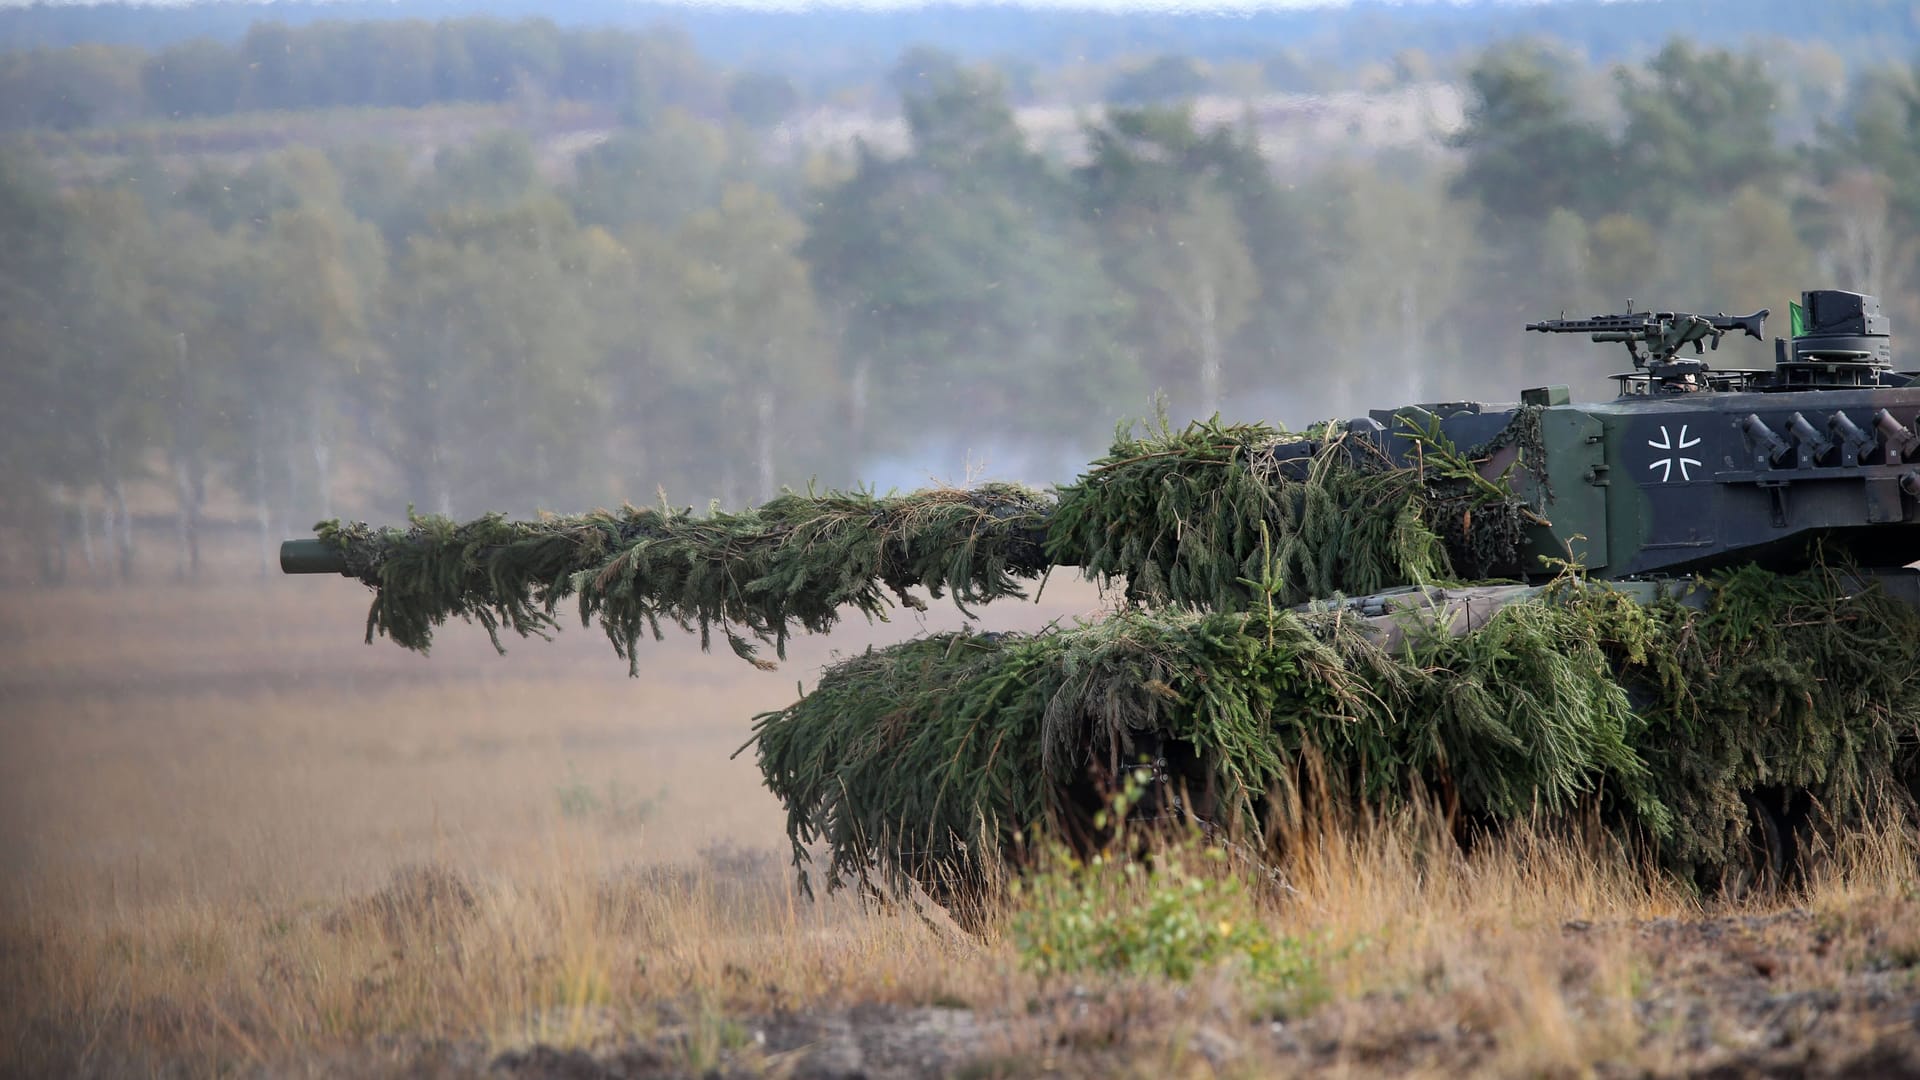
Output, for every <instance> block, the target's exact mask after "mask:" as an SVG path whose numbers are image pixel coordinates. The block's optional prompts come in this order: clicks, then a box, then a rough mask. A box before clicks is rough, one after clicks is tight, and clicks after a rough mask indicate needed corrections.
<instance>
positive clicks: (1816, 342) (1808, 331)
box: [1773, 289, 1905, 390]
mask: <svg viewBox="0 0 1920 1080" xmlns="http://www.w3.org/2000/svg"><path fill="white" fill-rule="evenodd" d="M1792 327H1793V339H1792V340H1791V341H1788V339H1786V338H1774V339H1773V355H1774V369H1775V370H1774V378H1773V388H1774V389H1778V390H1803V389H1804V390H1814V389H1827V388H1832V387H1843V386H1887V385H1898V384H1899V383H1901V382H1904V381H1905V380H1904V379H1898V378H1894V377H1892V373H1893V332H1892V326H1891V324H1890V323H1889V322H1888V320H1887V317H1886V316H1885V315H1884V314H1882V313H1881V311H1880V298H1879V297H1877V296H1869V295H1867V294H1866V293H1856V292H1845V291H1843V290H1840V289H1815V290H1813V291H1811V292H1803V293H1801V294H1800V303H1799V304H1796V305H1795V306H1794V309H1793V315H1792Z"/></svg>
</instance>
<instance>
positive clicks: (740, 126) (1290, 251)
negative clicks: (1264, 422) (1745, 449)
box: [0, 9, 1920, 581]
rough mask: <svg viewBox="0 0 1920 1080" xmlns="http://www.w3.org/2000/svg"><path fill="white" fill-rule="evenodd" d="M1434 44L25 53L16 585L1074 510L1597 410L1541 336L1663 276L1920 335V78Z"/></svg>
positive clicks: (1776, 41)
mask: <svg viewBox="0 0 1920 1080" xmlns="http://www.w3.org/2000/svg"><path fill="white" fill-rule="evenodd" d="M34 10H39V9H34ZM183 17H184V16H183ZM156 40H158V39H156ZM1431 44H1432V46H1433V47H1432V48H1428V49H1422V48H1417V47H1414V46H1407V47H1403V48H1400V49H1399V50H1398V51H1397V52H1395V53H1394V54H1393V55H1391V56H1388V57H1385V58H1379V59H1364V58H1358V59H1357V58H1355V57H1354V56H1353V55H1351V54H1347V53H1335V54H1330V55H1340V56H1342V57H1343V61H1342V63H1341V64H1339V65H1335V64H1330V63H1321V62H1317V61H1316V60H1315V58H1314V54H1312V53H1308V52H1303V51H1302V50H1301V49H1299V48H1283V47H1280V46H1275V47H1273V48H1270V49H1268V50H1266V51H1265V52H1248V51H1245V50H1242V51H1239V52H1235V53H1232V54H1227V53H1224V52H1218V51H1216V52H1211V53H1205V54H1202V53H1200V52H1196V53H1194V54H1188V53H1181V52H1142V51H1125V50H1120V51H1111V52H1107V53H1097V52H1096V51H1088V52H1085V53H1082V54H1075V55H1071V56H1063V58H1061V59H1058V60H1057V61H1055V62H1053V63H1046V62H1044V61H1039V60H1035V59H1033V58H1031V57H1028V56H1001V57H998V58H990V57H987V58H983V57H982V56H980V55H975V54H967V55H962V54H960V53H950V52H945V51H941V50H940V49H936V48H931V47H927V46H912V47H909V48H907V49H905V51H903V52H901V53H899V54H898V55H897V56H896V57H895V58H894V59H892V61H891V62H890V63H889V65H888V66H887V69H886V70H885V71H884V72H873V73H868V74H867V75H863V76H849V75H847V74H846V73H845V71H844V70H842V71H841V72H840V74H838V75H836V76H834V77H831V78H829V77H827V76H825V75H819V74H818V73H815V74H814V75H808V74H807V73H806V72H805V71H802V70H799V69H796V68H795V67H794V66H793V65H792V64H791V63H771V62H770V63H769V64H767V65H766V66H764V67H754V66H750V65H745V64H742V63H740V62H738V61H735V60H729V61H727V62H724V63H723V62H722V61H720V60H716V59H713V58H711V57H710V56H709V55H707V54H706V53H703V52H702V50H701V49H700V48H699V47H698V45H697V44H696V43H695V41H694V39H693V38H692V37H690V36H689V35H688V34H687V33H686V32H684V31H683V30H680V29H676V28H674V27H673V26H671V25H663V26H660V27H656V28H653V29H644V30H631V29H621V28H592V27H573V26H565V27H563V26H557V25H554V24H553V23H549V22H545V21H538V20H534V21H502V20H499V19H494V18H487V17H466V18H459V19H448V20H443V21H438V22H429V21H409V20H395V19H388V20H382V21H338V20H334V21H324V20H323V21H319V22H312V23H308V24H304V25H296V24H286V23H279V22H254V23H252V24H251V25H250V27H249V28H247V29H246V30H245V31H244V33H242V34H238V35H235V36H229V37H226V38H218V37H206V38H196V39H192V40H187V41H176V42H173V43H169V44H155V45H153V46H151V47H144V46H139V45H125V44H101V43H86V42H83V43H79V44H61V45H35V46H34V47H31V48H28V47H24V46H23V47H19V48H15V49H13V50H12V51H8V52H4V53H0V577H5V578H9V579H14V580H25V579H35V578H37V579H40V580H46V581H53V580H62V579H73V578H80V577H90V578H94V579H105V578H115V577H125V576H128V575H130V574H132V573H134V571H135V568H136V565H139V566H140V567H143V568H144V569H143V572H147V573H158V572H177V573H179V574H182V575H191V574H197V573H199V572H201V565H202V562H203V554H202V552H203V548H207V547H210V546H213V545H215V544H216V542H217V543H218V546H220V547H221V548H222V549H223V550H232V549H233V548H235V547H237V546H240V545H241V544H244V545H245V549H246V550H247V551H249V552H257V553H258V560H259V565H260V566H261V568H262V569H264V568H265V567H266V565H267V560H268V558H269V555H270V552H271V550H272V546H273V544H274V543H276V542H277V540H278V539H279V538H280V537H281V536H282V535H289V536H290V535H298V534H303V533H304V532H305V531H306V530H307V528H308V526H309V525H310V524H311V523H312V522H313V521H314V520H315V519H317V518H321V517H330V516H335V515H345V516H356V517H371V518H374V519H383V520H392V519H396V518H398V517H400V516H401V515H402V514H404V513H405V512H406V509H407V507H408V506H409V505H411V506H414V507H416V508H417V509H419V510H421V511H434V512H446V513H452V514H456V515H472V514H476V513H480V512H482V511H485V510H493V509H497V510H504V511H508V512H512V513H529V512H532V511H535V510H537V509H553V510H579V509H584V508H587V507H591V506H594V505H608V504H615V503H618V502H620V501H622V500H633V501H646V500H649V499H652V498H655V497H656V492H657V491H664V492H665V493H666V496H667V497H669V498H671V499H672V500H673V501H674V502H676V503H681V504H686V503H692V504H696V505H698V504H702V503H705V502H706V501H708V500H715V499H717V500H719V501H720V502H721V503H723V504H725V505H727V506H731V507H737V506H740V505H743V504H745V503H748V502H753V501H759V500H761V499H764V498H765V497H767V496H769V495H770V494H772V493H773V492H774V491H776V490H777V489H778V488H779V487H780V486H782V485H795V486H803V485H806V484H808V483H810V482H816V481H817V482H819V483H823V484H835V485H845V484H851V483H855V482H860V481H869V482H874V483H878V484H880V485H881V486H883V487H884V486H889V485H899V486H903V487H905V486H917V485H920V484H923V483H926V482H928V481H929V480H931V479H953V480H958V479H962V478H963V477H964V476H965V475H967V474H968V473H969V472H970V471H975V470H978V471H984V472H985V473H986V474H988V475H992V476H995V477H1001V478H1008V479H1021V480H1026V481H1028V482H1045V481H1049V480H1066V479H1069V478H1071V477H1072V475H1073V474H1074V473H1075V472H1076V471H1077V469H1078V467H1079V466H1080V465H1081V464H1082V463H1084V462H1086V461H1087V460H1089V459H1090V458H1092V457H1093V456H1095V455H1096V454H1097V453H1098V452H1099V451H1100V450H1101V449H1102V448H1103V447H1104V445H1105V443H1106V441H1107V439H1108V437H1109V436H1110V434H1111V431H1112V428H1113V425H1114V423H1115V422H1116V421H1117V420H1120V419H1123V418H1126V417H1130V416H1138V415H1141V414H1143V413H1146V412H1149V411H1151V410H1152V409H1153V408H1154V400H1155V397H1156V395H1164V397H1165V399H1166V401H1167V407H1168V409H1169V411H1170V413H1171V414H1172V416H1173V417H1174V418H1175V419H1176V420H1178V419H1184V418H1187V417H1192V416H1204V415H1207V414H1210V413H1213V412H1215V411H1218V412H1221V413H1223V414H1226V415H1227V416H1229V417H1231V418H1235V419H1251V418H1266V419H1269V420H1275V421H1283V422H1287V423H1290V424H1293V425H1295V426H1298V425H1303V424H1305V423H1308V422H1311V421H1313V420H1316V419H1320V418H1324V417H1327V416H1340V415H1348V414H1352V413H1355V412H1359V411H1364V410H1365V409H1368V408H1380V407H1388V406H1392V405H1397V404H1402V403H1406V402H1409V401H1414V400H1421V399H1435V398H1445V399H1459V398H1467V397H1474V396H1479V397H1487V398H1492V399H1508V400H1511V399H1512V398H1514V397H1516V396H1517V394H1518V391H1519V390H1520V389H1521V388H1522V387H1525V386H1533V385H1540V384H1545V383H1551V382H1571V383H1573V384H1574V385H1575V388H1576V392H1577V393H1578V394H1581V395H1583V396H1597V395H1602V394H1605V393H1607V392H1608V390H1607V387H1606V384H1605V381H1604V376H1605V375H1606V374H1607V373H1608V372H1610V371H1613V370H1616V369H1617V368H1619V367H1620V366H1621V365H1622V364H1623V363H1624V361H1625V358H1624V356H1621V355H1618V354H1617V353H1615V352H1609V351H1604V350H1601V349H1599V348H1597V347H1594V346H1590V345H1586V344H1584V343H1577V342H1575V341H1573V340H1570V339H1546V338H1541V337H1540V336H1538V335H1525V334H1523V333H1521V326H1522V324H1523V323H1524V322H1525V321H1527V320H1528V319H1532V318H1539V317H1543V316H1550V315H1557V314H1559V313H1560V312H1561V311H1563V310H1565V311H1569V312H1575V313H1585V312H1587V311H1589V310H1593V311H1598V310H1614V309H1618V308H1621V307H1622V306H1623V305H1624V304H1625V303H1626V302H1627V299H1628V298H1629V297H1632V298H1633V299H1634V300H1635V301H1637V302H1639V303H1640V304H1641V305H1642V306H1645V305H1647V304H1653V305H1658V306H1663V307H1666V306H1672V307H1679V308H1683V309H1692V310H1704V311H1722V310H1724V311H1728V312H1734V313H1745V312H1747V311H1750V310H1752V309H1754V308H1758V307H1762V306H1765V307H1771V308H1772V309H1773V310H1774V311H1775V312H1784V311H1785V309H1786V304H1787V302H1788V300H1789V299H1791V298H1793V297H1794V296H1796V295H1797V293H1798V291H1799V290H1801V289H1803V288H1812V287H1818V286H1826V285H1831V286H1838V287H1845V288H1855V289H1863V290H1867V291H1871V292H1875V293H1878V294H1880V295H1881V296H1882V298H1883V300H1884V302H1885V304H1886V306H1887V309H1888V311H1889V313H1890V314H1891V315H1892V316H1893V318H1894V320H1895V322H1894V325H1895V332H1896V335H1903V334H1911V333H1912V332H1914V331H1915V330H1916V329H1920V303H1917V302H1916V292H1915V290H1914V285H1915V284H1916V280H1920V277H1917V276H1920V65H1915V64H1911V63H1905V62H1899V61H1893V60H1888V59H1886V57H1885V56H1884V55H1878V54H1876V53H1875V52H1874V51H1872V50H1862V49H1852V50H1849V51H1839V50H1836V48H1834V47H1833V46H1832V45H1830V44H1818V43H1810V42H1808V41H1806V40H1805V39H1801V38H1790V37H1784V36H1767V35H1757V36H1749V37H1746V38H1744V39H1743V40H1741V41H1740V42H1738V43H1736V44H1733V45H1728V44H1726V43H1725V42H1724V41H1720V40H1692V39H1689V38H1686V37H1677V36H1676V37H1671V38H1667V39H1665V40H1655V41H1648V42H1645V43H1643V45H1642V47H1640V48H1638V49H1637V50H1635V51H1626V52H1621V53H1620V54H1619V57H1618V58H1617V59H1597V58H1594V57H1593V55H1592V54H1591V52H1590V51H1589V50H1588V48H1587V44H1586V43H1585V42H1583V41H1581V40H1578V39H1573V40H1561V39H1557V38H1552V37H1531V38H1525V39H1502V40H1496V41H1493V42H1492V43H1491V44H1488V43H1486V42H1474V43H1472V44H1471V45H1469V46H1466V47H1458V48H1450V47H1448V44H1449V39H1446V38H1444V37H1441V38H1437V39H1436V40H1435V41H1434V42H1433V43H1431ZM1878 44H1879V46H1880V51H1881V52H1885V51H1886V49H1887V47H1888V43H1887V41H1885V40H1882V41H1880V42H1879V43H1878ZM1896 51H1897V50H1896ZM1781 325H1784V324H1781ZM1730 349H1731V351H1729V352H1726V353H1723V354H1721V355H1720V357H1719V358H1718V362H1719V363H1720V364H1721V365H1722V366H1733V367H1740V366H1759V365H1762V364H1765V363H1767V362H1769V361H1770V356H1771V354H1770V352H1769V351H1768V350H1766V349H1763V348H1762V347H1760V346H1758V345H1754V344H1751V343H1749V344H1747V345H1745V346H1730ZM136 550H138V551H141V552H143V553H144V554H143V555H142V557H141V558H140V559H138V560H136V559H135V557H134V554H135V552H136ZM156 553H164V555H160V554H156Z"/></svg>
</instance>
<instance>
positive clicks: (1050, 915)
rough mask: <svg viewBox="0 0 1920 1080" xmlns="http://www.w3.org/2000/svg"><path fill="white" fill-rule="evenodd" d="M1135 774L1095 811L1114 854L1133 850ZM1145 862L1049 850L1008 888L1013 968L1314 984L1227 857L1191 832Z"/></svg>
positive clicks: (1139, 783)
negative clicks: (1112, 837)
mask: <svg viewBox="0 0 1920 1080" xmlns="http://www.w3.org/2000/svg"><path fill="white" fill-rule="evenodd" d="M1144 784H1145V775H1144V773H1136V774H1135V775H1134V776H1133V777H1132V778H1130V782H1129V783H1128V785H1127V790H1126V791H1123V792H1122V793H1120V794H1119V795H1116V796H1115V797H1114V799H1113V804H1112V810H1111V811H1109V812H1107V813H1105V814H1102V815H1101V819H1100V821H1099V823H1100V824H1101V825H1102V826H1104V825H1105V821H1106V819H1107V818H1108V817H1109V816H1111V818H1112V819H1113V820H1115V821H1118V822H1120V825H1119V827H1118V828H1117V829H1116V832H1117V833H1118V834H1119V835H1118V839H1117V841H1116V844H1115V846H1114V848H1113V849H1112V850H1115V851H1122V852H1124V851H1130V850H1137V845H1136V843H1135V842H1134V841H1135V840H1137V839H1138V833H1137V830H1135V829H1133V828H1130V827H1129V826H1128V825H1127V824H1126V823H1125V816H1126V810H1127V809H1128V807H1129V806H1130V805H1131V803H1133V802H1135V801H1137V800H1138V798H1139V794H1140V792H1141V791H1143V790H1144ZM1153 846H1154V855H1153V856H1152V858H1151V859H1147V860H1143V859H1133V858H1128V857H1126V856H1124V855H1118V856H1116V855H1106V854H1095V855H1092V856H1090V857H1088V858H1086V859H1084V860H1083V859H1081V858H1078V857H1076V856H1075V855H1074V854H1072V852H1070V851H1069V850H1068V849H1066V848H1064V847H1057V848H1055V849H1054V850H1053V851H1052V853H1051V856H1050V859H1049V865H1048V866H1047V867H1046V868H1045V869H1042V870H1040V871H1038V872H1036V873H1034V874H1032V875H1030V876H1028V877H1027V878H1026V879H1025V880H1024V881H1017V882H1015V883H1014V886H1013V895H1014V903H1015V910H1014V914H1013V917H1012V920H1011V923H1010V932H1011V935H1012V938H1013V942H1014V945H1015V947H1016V948H1017V949H1018V951H1019V955H1020V961H1021V965H1022V966H1023V967H1025V968H1026V969H1027V970H1030V971H1034V972H1037V973H1039V974H1040V975H1042V976H1051V975H1080V974H1107V975H1130V976H1147V977H1159V978H1166V979H1173V980H1177V981H1181V982H1185V981H1189V980H1191V979H1192V978H1193V977H1194V976H1195V975H1197V974H1199V973H1201V972H1203V971H1209V970H1215V969H1220V968H1230V969H1234V970H1235V972H1236V974H1238V975H1239V976H1240V977H1242V978H1244V979H1246V980H1248V981H1249V982H1250V983H1252V984H1254V985H1256V986H1258V987H1260V988H1262V989H1269V990H1278V991H1291V990H1299V989H1303V988H1305V987H1306V986H1308V985H1309V984H1312V983H1315V982H1317V981H1318V973H1317V970H1316V967H1315V963H1314V960H1313V958H1312V957H1311V956H1310V955H1309V953H1308V951H1307V950H1306V949H1305V948H1304V947H1303V946H1302V944H1301V943H1300V942H1298V941H1296V940H1294V939H1292V938H1289V937H1285V936H1278V935H1275V934H1274V933H1273V932H1272V931H1271V930H1269V929H1268V927H1267V926H1266V924H1265V923H1264V922H1263V921H1262V920H1261V918H1260V912H1259V909H1258V907H1257V905H1256V903H1255V900H1254V897H1253V896H1252V895H1251V894H1250V893H1249V892H1248V891H1247V887H1246V884H1245V883H1244V882H1243V881H1242V880H1241V879H1240V878H1239V877H1237V876H1235V875H1234V874H1233V873H1232V872H1231V869H1230V867H1229V866H1228V859H1227V853H1226V852H1225V851H1224V850H1222V849H1221V848H1219V847H1217V846H1212V845H1209V844H1206V843H1205V842H1203V841H1202V840H1201V839H1200V838H1199V837H1198V836H1197V835H1192V834H1189V835H1186V836H1181V837H1177V838H1174V839H1172V840H1163V841H1162V842H1160V843H1157V844H1155V845H1153Z"/></svg>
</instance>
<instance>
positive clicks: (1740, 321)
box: [1527, 300, 1772, 368]
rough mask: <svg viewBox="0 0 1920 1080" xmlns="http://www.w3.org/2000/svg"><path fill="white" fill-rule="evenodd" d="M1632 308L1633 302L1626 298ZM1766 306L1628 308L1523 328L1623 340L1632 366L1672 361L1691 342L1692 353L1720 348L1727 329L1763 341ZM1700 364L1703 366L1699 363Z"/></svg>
mask: <svg viewBox="0 0 1920 1080" xmlns="http://www.w3.org/2000/svg"><path fill="white" fill-rule="evenodd" d="M1627 307H1629V308H1631V307H1633V301H1631V300H1629V301H1627ZM1770 314H1772V312H1770V311H1768V310H1767V309H1766V308H1761V309H1760V310H1759V311H1756V312H1754V313H1753V314H1751V315H1737V316H1736V315H1727V314H1719V315H1695V314H1692V313H1690V312H1685V311H1639V312H1635V311H1629V312H1628V313H1627V314H1625V315H1595V316H1593V317H1591V318H1586V319H1568V318H1559V319H1545V320H1542V321H1540V322H1534V323H1528V324H1527V329H1529V330H1538V331H1540V332H1541V333H1543V334H1591V335H1592V340H1594V341H1603V342H1604V341H1620V342H1625V343H1626V346H1627V352H1628V353H1629V354H1630V355H1632V357H1633V366H1634V367H1636V368H1646V367H1649V365H1664V364H1670V363H1672V362H1673V358H1674V356H1675V355H1676V354H1678V353H1679V352H1680V350H1681V349H1682V348H1683V347H1685V346H1687V345H1692V346H1693V351H1694V353H1695V355H1699V354H1702V353H1704V352H1706V343H1707V342H1709V341H1711V342H1713V347H1714V348H1715V349H1718V348H1719V347H1720V339H1721V337H1723V336H1725V334H1726V333H1727V331H1729V330H1744V331H1745V332H1746V333H1747V336H1748V337H1751V338H1754V339H1755V340H1758V341H1764V340H1766V339H1765V338H1764V336H1763V335H1762V328H1763V327H1764V326H1765V324H1766V320H1767V316H1768V315H1770ZM1699 366H1704V365H1699Z"/></svg>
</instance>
